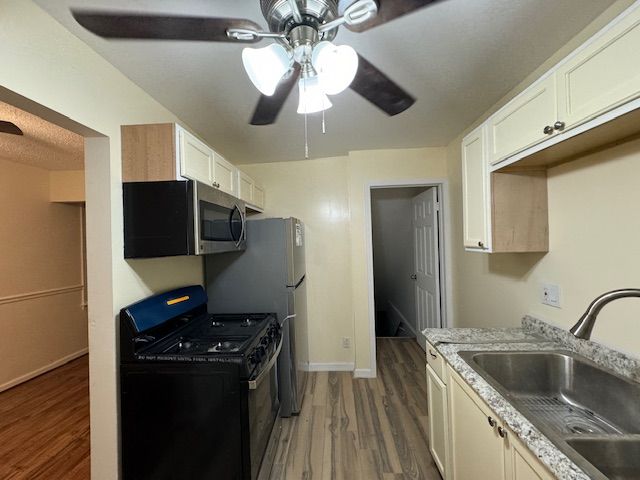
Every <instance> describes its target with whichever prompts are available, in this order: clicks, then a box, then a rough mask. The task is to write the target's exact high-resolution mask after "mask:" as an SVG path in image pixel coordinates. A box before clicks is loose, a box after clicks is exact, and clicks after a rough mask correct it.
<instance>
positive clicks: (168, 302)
mask: <svg viewBox="0 0 640 480" xmlns="http://www.w3.org/2000/svg"><path fill="white" fill-rule="evenodd" d="M187 300H189V295H185V296H184V297H179V298H172V299H171V300H167V305H175V304H176V303H182V302H186V301H187Z"/></svg>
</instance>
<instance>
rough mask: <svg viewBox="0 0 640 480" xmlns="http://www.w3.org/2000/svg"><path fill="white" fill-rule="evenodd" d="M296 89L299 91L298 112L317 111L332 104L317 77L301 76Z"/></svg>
mask: <svg viewBox="0 0 640 480" xmlns="http://www.w3.org/2000/svg"><path fill="white" fill-rule="evenodd" d="M298 90H299V92H300V100H299V102H298V113H302V114H305V113H317V112H321V111H323V110H327V109H329V108H331V107H332V106H333V104H332V103H331V101H330V100H329V97H327V95H326V94H325V93H324V91H323V89H322V87H321V86H320V82H319V81H318V77H306V78H305V77H302V78H301V79H300V80H298Z"/></svg>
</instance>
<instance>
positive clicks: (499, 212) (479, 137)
mask: <svg viewBox="0 0 640 480" xmlns="http://www.w3.org/2000/svg"><path fill="white" fill-rule="evenodd" d="M486 129H487V126H486V124H485V125H482V126H480V127H479V128H477V129H476V130H474V131H473V132H471V133H470V134H469V135H467V136H466V137H465V138H464V140H463V141H462V206H463V212H462V213H463V231H464V247H465V249H467V250H468V251H475V252H487V253H516V252H521V253H524V252H546V251H548V250H549V219H548V204H547V174H546V171H545V170H544V169H543V170H526V171H522V172H499V173H498V172H495V173H489V168H488V167H489V166H488V159H487V147H486V144H487V138H486Z"/></svg>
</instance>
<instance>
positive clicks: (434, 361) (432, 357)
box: [427, 342, 447, 384]
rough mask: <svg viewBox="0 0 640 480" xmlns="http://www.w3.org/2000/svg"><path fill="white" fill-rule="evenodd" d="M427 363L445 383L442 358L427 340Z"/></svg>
mask: <svg viewBox="0 0 640 480" xmlns="http://www.w3.org/2000/svg"><path fill="white" fill-rule="evenodd" d="M427 365H429V366H430V367H431V369H432V370H433V371H434V373H435V374H436V375H437V376H438V378H439V379H440V380H441V381H442V383H444V384H446V383H447V382H446V381H445V375H444V371H445V370H444V359H443V358H442V355H440V352H438V351H437V350H436V349H435V348H434V347H433V345H431V344H430V343H429V342H427Z"/></svg>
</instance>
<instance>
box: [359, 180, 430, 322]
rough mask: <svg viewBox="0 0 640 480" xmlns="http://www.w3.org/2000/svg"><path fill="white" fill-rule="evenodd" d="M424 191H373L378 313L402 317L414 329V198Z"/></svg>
mask: <svg viewBox="0 0 640 480" xmlns="http://www.w3.org/2000/svg"><path fill="white" fill-rule="evenodd" d="M424 190H425V189H424V188H376V189H373V190H372V191H371V226H372V234H373V272H374V285H375V301H376V310H386V311H387V317H388V318H391V317H393V316H398V313H399V315H400V318H401V319H402V320H403V321H406V322H407V323H408V324H409V326H410V327H411V328H412V329H413V330H415V328H416V302H415V283H414V281H413V280H412V279H411V274H413V273H414V271H415V265H414V242H413V202H412V200H413V197H415V196H416V195H418V194H419V193H421V192H423V191H424Z"/></svg>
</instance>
